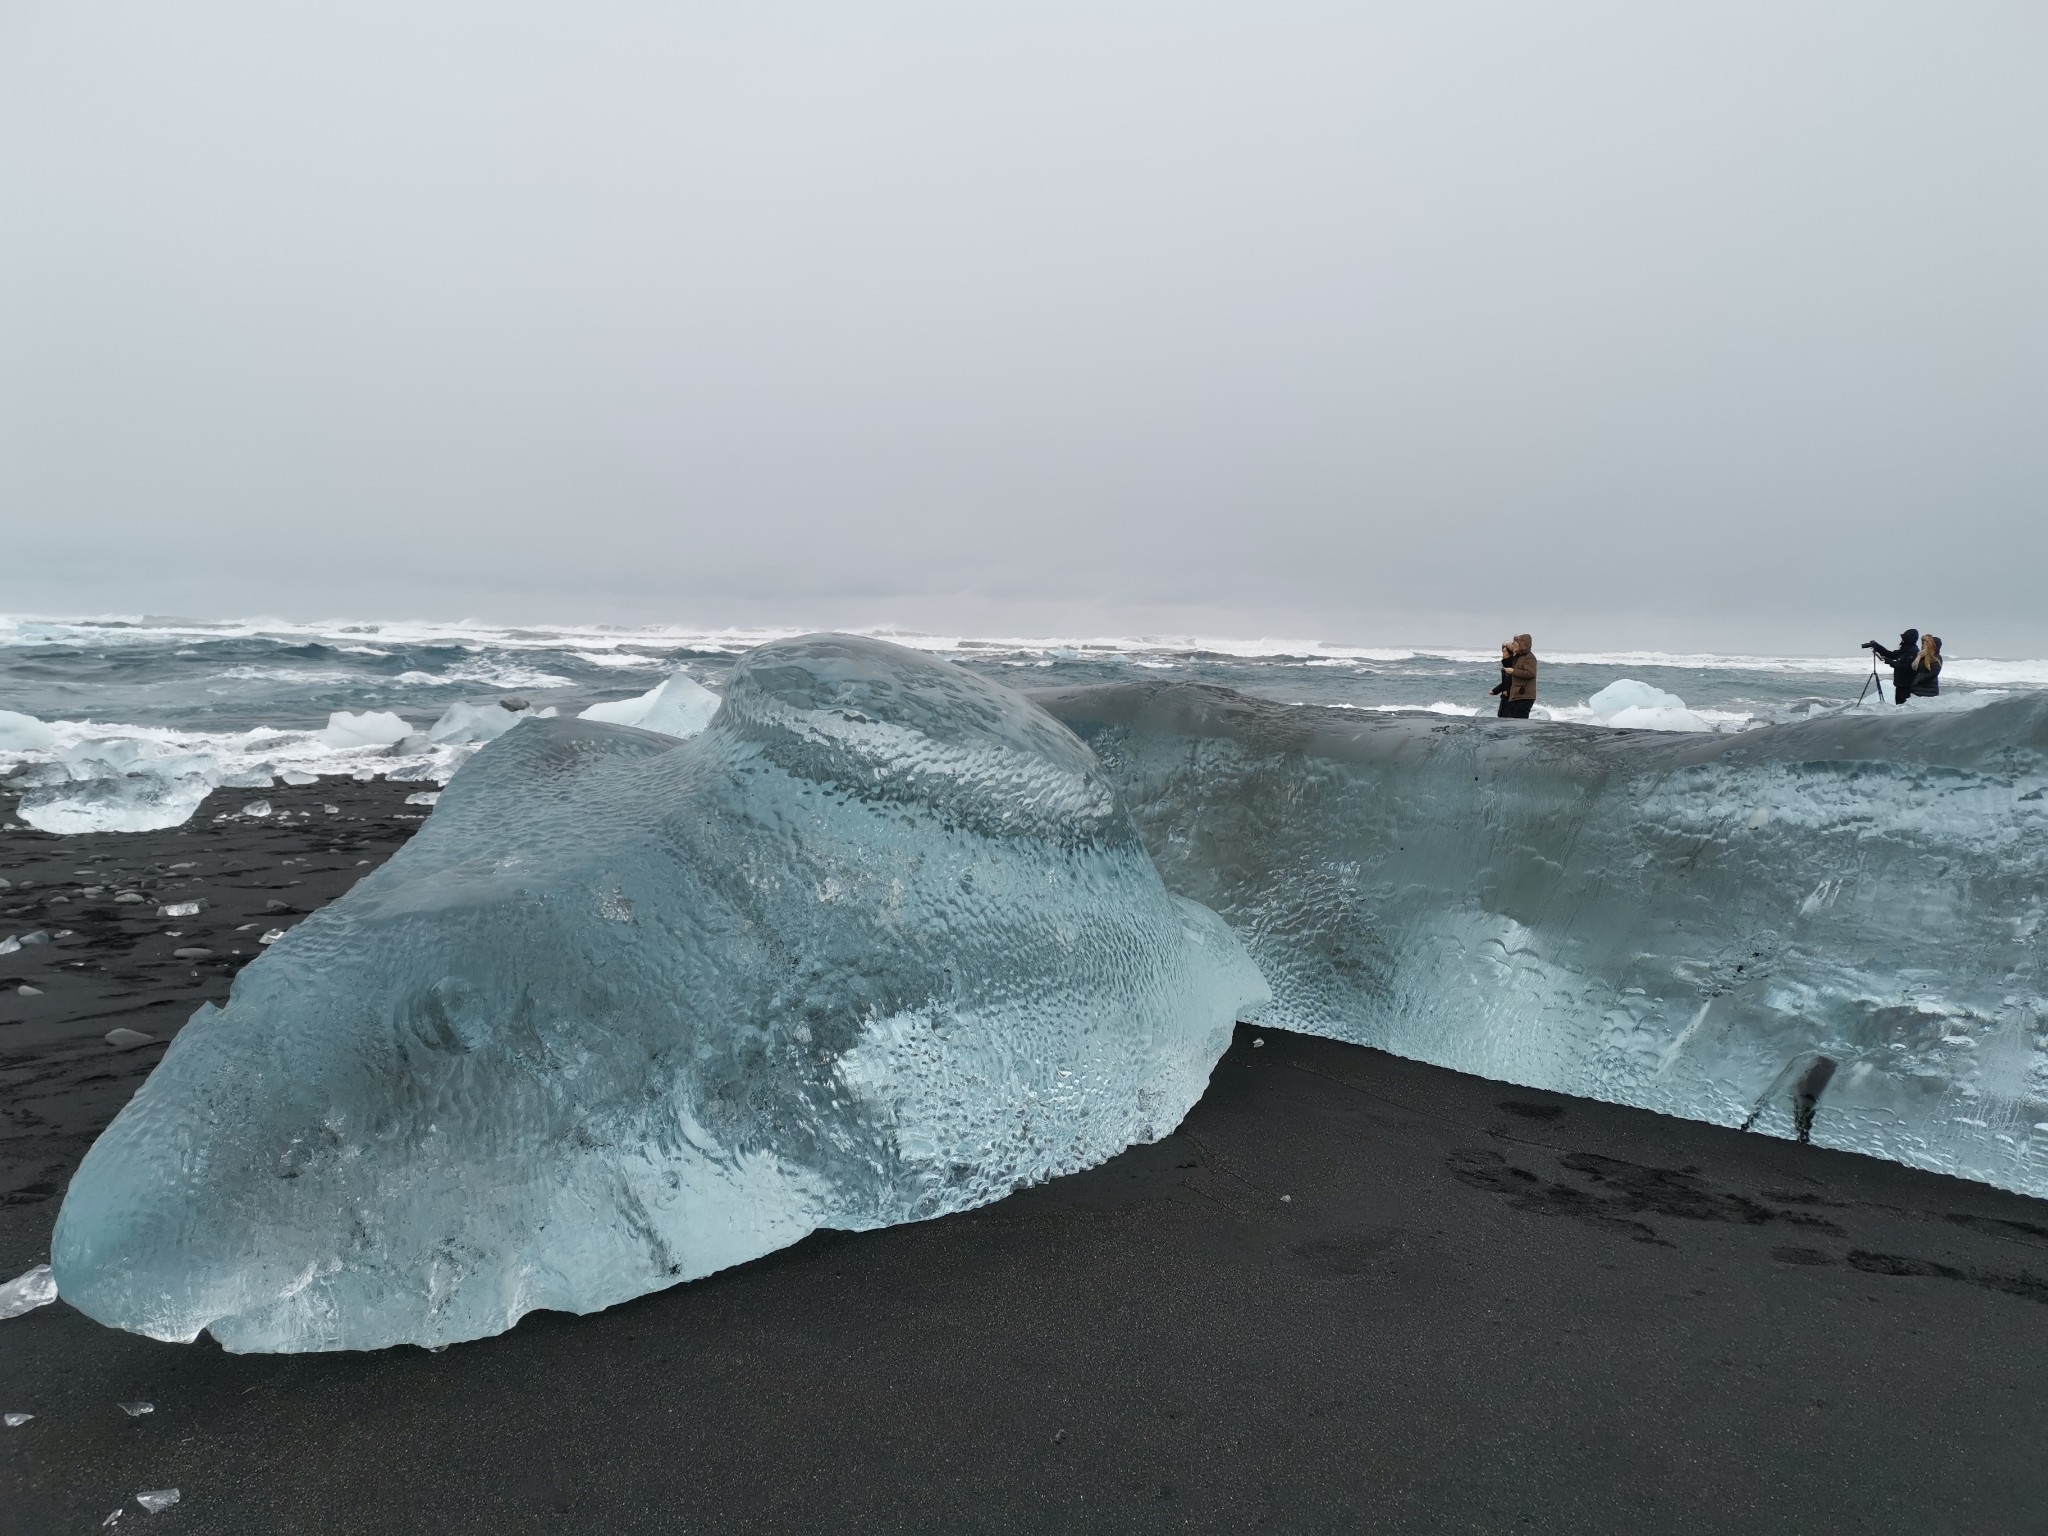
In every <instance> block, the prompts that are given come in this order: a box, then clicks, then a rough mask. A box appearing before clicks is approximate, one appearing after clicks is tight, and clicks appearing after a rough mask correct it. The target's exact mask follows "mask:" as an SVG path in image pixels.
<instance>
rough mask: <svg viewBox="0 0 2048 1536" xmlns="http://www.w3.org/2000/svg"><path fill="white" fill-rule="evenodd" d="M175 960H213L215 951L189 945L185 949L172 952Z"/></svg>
mask: <svg viewBox="0 0 2048 1536" xmlns="http://www.w3.org/2000/svg"><path fill="white" fill-rule="evenodd" d="M171 958H172V959H174V960H211V959H212V958H213V951H212V950H210V949H208V948H206V947H205V946H204V945H200V944H189V945H187V946H186V947H185V948H183V949H174V950H172V951H171Z"/></svg>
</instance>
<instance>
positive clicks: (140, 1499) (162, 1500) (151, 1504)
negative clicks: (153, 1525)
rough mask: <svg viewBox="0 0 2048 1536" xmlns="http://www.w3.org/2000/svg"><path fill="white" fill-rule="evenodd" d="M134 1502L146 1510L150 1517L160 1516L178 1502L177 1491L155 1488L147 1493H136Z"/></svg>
mask: <svg viewBox="0 0 2048 1536" xmlns="http://www.w3.org/2000/svg"><path fill="white" fill-rule="evenodd" d="M135 1502H136V1503H138V1504H140V1505H141V1506H142V1507H143V1508H144V1509H146V1510H148V1511H149V1512H150V1513H151V1514H152V1515H160V1514H162V1513H163V1512H164V1511H165V1510H167V1509H169V1508H170V1507H171V1506H172V1505H173V1504H175V1503H177V1502H178V1490H177V1489H175V1488H157V1489H154V1490H152V1491H151V1492H149V1493H138V1494H137V1495H135Z"/></svg>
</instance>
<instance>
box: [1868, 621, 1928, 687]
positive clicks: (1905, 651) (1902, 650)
mask: <svg viewBox="0 0 2048 1536" xmlns="http://www.w3.org/2000/svg"><path fill="white" fill-rule="evenodd" d="M1863 649H1864V650H1866V651H1875V652H1877V655H1878V659H1879V660H1880V661H1882V662H1883V663H1884V664H1885V665H1886V666H1888V667H1890V668H1891V669H1892V702H1893V703H1894V704H1903V703H1905V702H1906V700H1907V699H1908V698H1909V697H1911V695H1912V692H1913V663H1914V662H1915V661H1917V660H1918V659H1919V655H1920V631H1919V630H1917V629H1907V630H1901V631H1900V633H1899V648H1898V649H1897V650H1895V651H1893V650H1887V649H1886V648H1885V647H1884V646H1882V645H1880V644H1878V642H1877V641H1875V640H1866V641H1864V642H1863Z"/></svg>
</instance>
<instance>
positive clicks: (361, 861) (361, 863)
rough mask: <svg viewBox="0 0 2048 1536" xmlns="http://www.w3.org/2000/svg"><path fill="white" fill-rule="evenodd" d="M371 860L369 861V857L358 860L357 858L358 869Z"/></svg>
mask: <svg viewBox="0 0 2048 1536" xmlns="http://www.w3.org/2000/svg"><path fill="white" fill-rule="evenodd" d="M369 862H370V861H369V860H368V859H357V860H356V868H357V869H361V868H362V867H363V866H364V865H365V864H367V863H369Z"/></svg>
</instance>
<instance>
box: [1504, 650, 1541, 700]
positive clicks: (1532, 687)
mask: <svg viewBox="0 0 2048 1536" xmlns="http://www.w3.org/2000/svg"><path fill="white" fill-rule="evenodd" d="M1507 670H1508V699H1509V700H1510V702H1512V703H1516V704H1519V703H1521V702H1522V701H1523V700H1524V699H1533V698H1535V697H1536V643H1535V642H1534V641H1533V640H1531V639H1530V638H1529V637H1528V636H1527V635H1517V636H1515V659H1514V660H1513V661H1511V662H1509V663H1508V669H1507Z"/></svg>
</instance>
